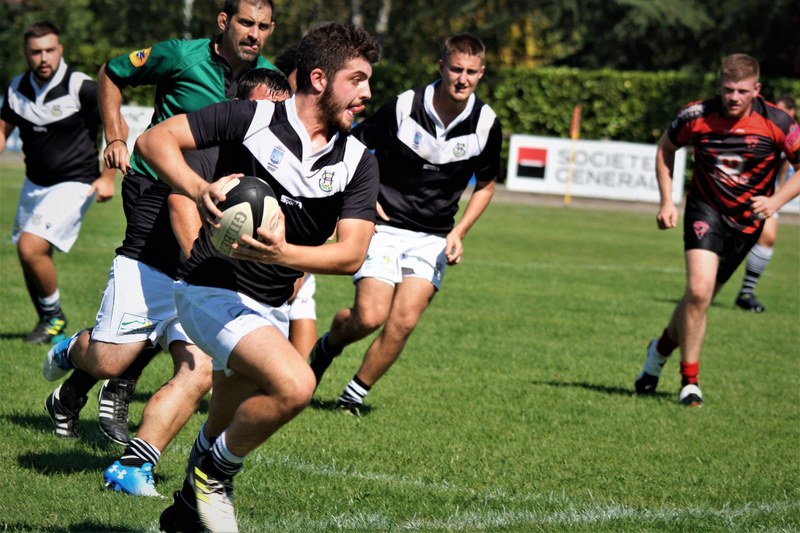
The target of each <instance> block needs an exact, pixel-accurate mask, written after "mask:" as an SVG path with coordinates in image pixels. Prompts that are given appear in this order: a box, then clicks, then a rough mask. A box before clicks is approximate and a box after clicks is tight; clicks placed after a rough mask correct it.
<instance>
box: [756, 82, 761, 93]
mask: <svg viewBox="0 0 800 533" xmlns="http://www.w3.org/2000/svg"><path fill="white" fill-rule="evenodd" d="M755 89H756V93H755V96H761V84H760V83H756V85H755Z"/></svg>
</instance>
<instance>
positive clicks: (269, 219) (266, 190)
mask: <svg viewBox="0 0 800 533" xmlns="http://www.w3.org/2000/svg"><path fill="white" fill-rule="evenodd" d="M222 193H223V194H224V195H225V200H224V201H222V202H219V203H218V204H217V208H218V209H219V210H220V211H222V218H221V219H220V220H219V221H218V222H219V225H220V227H219V228H218V229H213V230H212V231H211V243H212V244H213V245H214V247H215V248H216V249H217V250H219V252H220V253H222V254H223V255H228V256H230V255H231V254H232V252H233V249H232V248H231V245H233V243H239V244H242V236H243V235H250V236H251V237H253V238H254V239H256V238H258V234H257V233H256V229H258V228H259V227H262V228H264V229H270V230H271V229H274V228H275V225H276V224H277V223H278V215H279V214H280V212H281V207H280V205H279V204H278V200H277V198H276V197H275V192H274V191H273V190H272V187H270V186H269V184H267V182H265V181H264V180H262V179H260V178H256V177H254V176H243V177H241V178H236V179H233V180H231V181H229V182H228V183H226V184H225V186H224V187H223V188H222Z"/></svg>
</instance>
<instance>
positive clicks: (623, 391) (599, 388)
mask: <svg viewBox="0 0 800 533" xmlns="http://www.w3.org/2000/svg"><path fill="white" fill-rule="evenodd" d="M531 383H532V384H533V385H546V386H548V387H560V388H574V389H586V390H590V391H594V392H600V393H603V394H609V395H611V394H616V395H618V396H632V397H635V398H642V399H658V400H663V399H665V398H672V395H671V394H669V393H667V392H656V393H654V394H642V395H638V394H635V393H634V392H633V389H632V388H627V387H610V386H608V385H598V384H597V383H587V382H585V381H532V382H531Z"/></svg>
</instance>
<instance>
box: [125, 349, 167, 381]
mask: <svg viewBox="0 0 800 533" xmlns="http://www.w3.org/2000/svg"><path fill="white" fill-rule="evenodd" d="M160 351H161V346H159V345H158V344H156V345H155V346H148V347H147V348H145V349H144V350H142V352H141V353H140V354H139V355H138V356H137V357H136V359H134V360H133V363H131V364H130V366H129V367H128V368H126V369H125V371H124V372H123V373H122V374H120V375H119V376H117V378H119V379H126V380H129V381H139V377H140V376H141V375H142V370H144V367H146V366H147V365H148V364H150V361H152V360H153V357H155V356H156V354H158V353H159V352H160Z"/></svg>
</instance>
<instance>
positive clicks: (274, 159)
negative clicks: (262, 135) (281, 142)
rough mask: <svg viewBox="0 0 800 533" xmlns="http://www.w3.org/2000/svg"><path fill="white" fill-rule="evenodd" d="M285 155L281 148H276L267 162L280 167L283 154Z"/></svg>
mask: <svg viewBox="0 0 800 533" xmlns="http://www.w3.org/2000/svg"><path fill="white" fill-rule="evenodd" d="M285 153H286V151H285V150H284V149H283V148H281V147H280V146H276V147H275V148H273V149H272V153H271V154H270V155H269V162H270V163H272V164H273V165H280V164H281V160H282V159H283V154H285Z"/></svg>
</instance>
